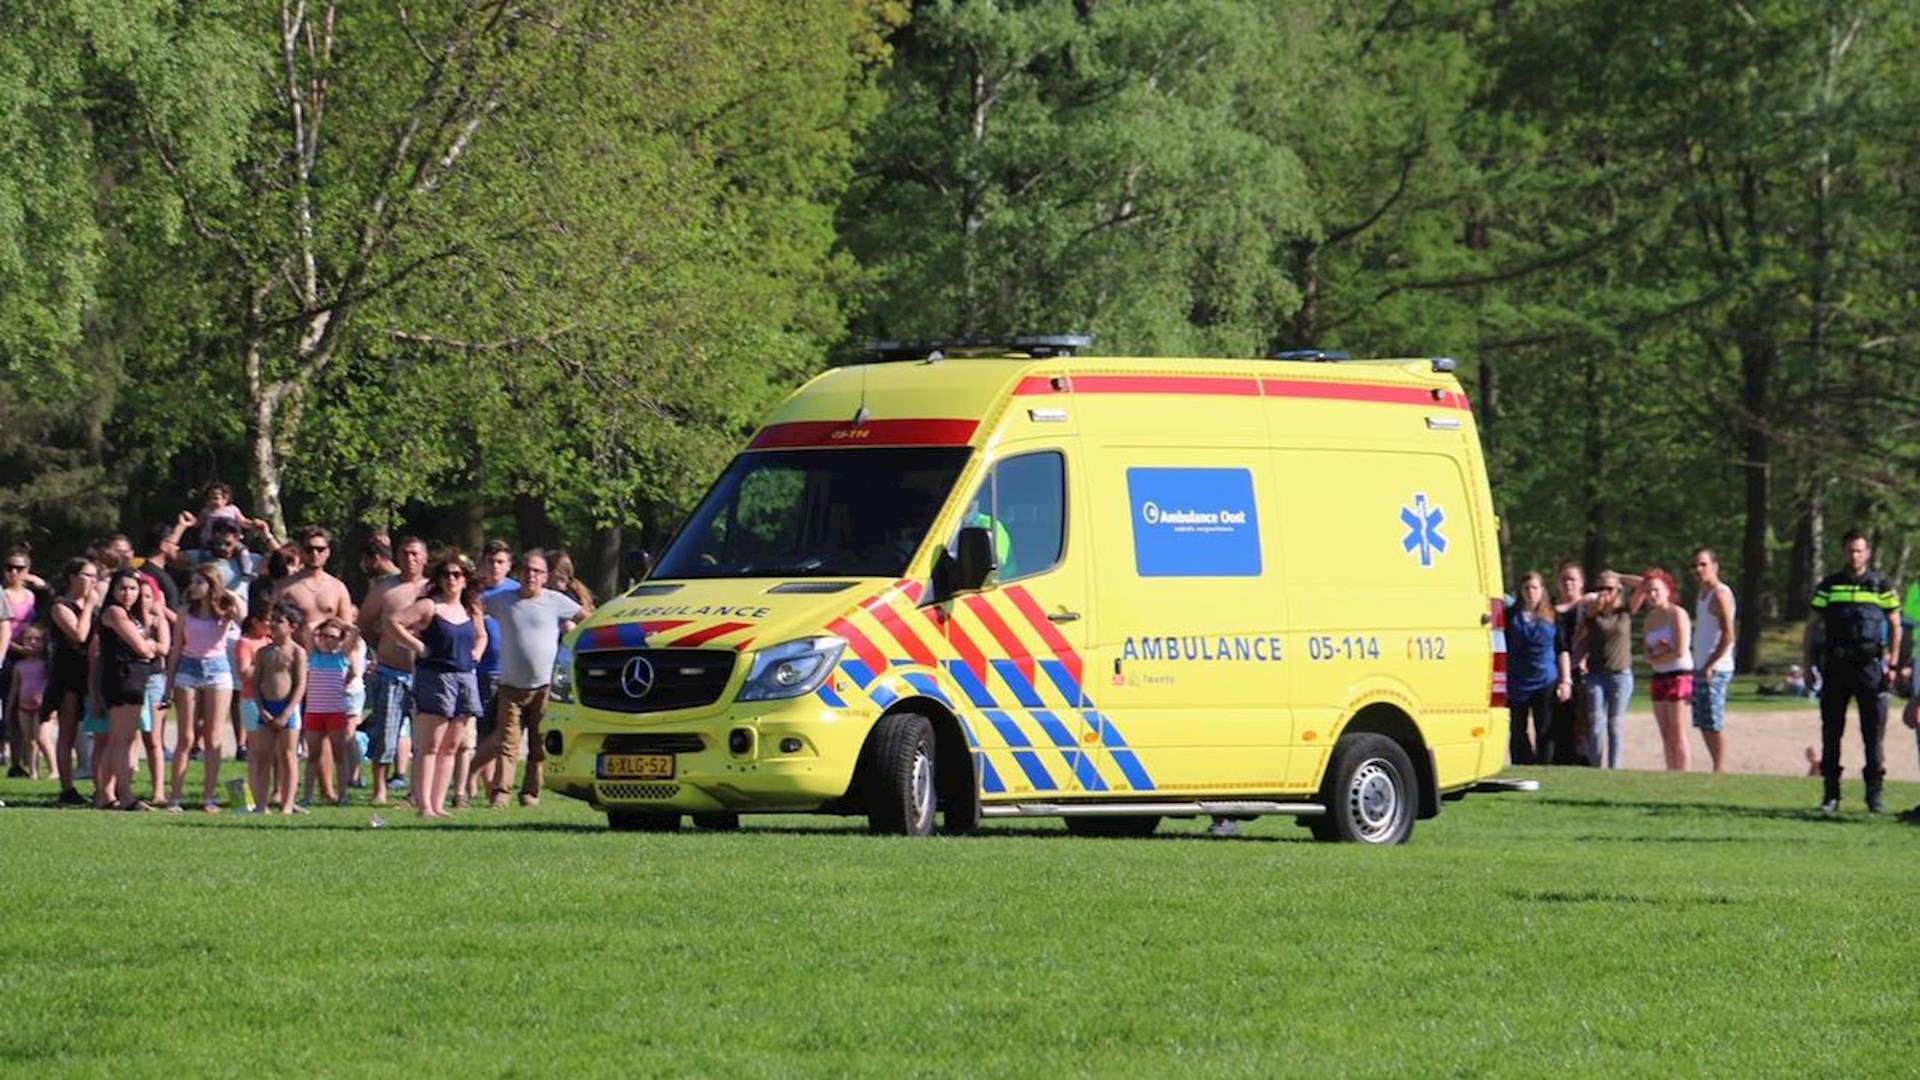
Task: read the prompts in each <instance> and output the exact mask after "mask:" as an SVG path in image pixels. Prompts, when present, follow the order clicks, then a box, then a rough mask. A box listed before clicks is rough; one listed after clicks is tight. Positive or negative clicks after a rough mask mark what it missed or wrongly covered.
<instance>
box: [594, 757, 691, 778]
mask: <svg viewBox="0 0 1920 1080" xmlns="http://www.w3.org/2000/svg"><path fill="white" fill-rule="evenodd" d="M600 779H602V780H671V779H673V755H672V754H601V755H600Z"/></svg>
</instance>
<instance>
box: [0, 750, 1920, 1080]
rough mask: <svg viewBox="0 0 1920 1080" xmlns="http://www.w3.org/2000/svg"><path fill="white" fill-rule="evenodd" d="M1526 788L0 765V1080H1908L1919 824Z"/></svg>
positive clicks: (1647, 790)
mask: <svg viewBox="0 0 1920 1080" xmlns="http://www.w3.org/2000/svg"><path fill="white" fill-rule="evenodd" d="M1527 775H1535V776H1538V777H1540V778H1541V779H1542V780H1543V782H1544V785H1545V790H1544V791H1542V792H1541V793H1539V794H1537V795H1506V796H1497V797H1484V798H1476V799H1469V800H1467V801H1465V802H1463V803H1457V804H1453V805H1450V806H1449V807H1448V808H1447V810H1446V812H1445V813H1444V814H1443V815H1442V816H1441V817H1440V818H1439V819H1438V820H1435V821H1426V822H1422V823H1420V826H1419V828H1418V829H1417V830H1416V831H1415V834H1414V838H1413V842H1412V843H1411V844H1410V845H1409V846H1406V847H1404V848H1398V849H1393V850H1361V849H1357V848H1352V847H1340V846H1330V845H1321V844H1314V843H1311V842H1308V841H1307V840H1306V838H1305V835H1306V834H1305V832H1304V831H1303V830H1301V829H1299V828H1297V827H1296V826H1294V825H1293V823H1292V822H1291V821H1288V820H1281V819H1267V820H1262V821H1260V822H1257V823H1253V824H1251V825H1249V826H1248V827H1247V830H1246V834H1245V836H1244V837H1243V838H1242V839H1239V840H1210V839H1207V838H1205V837H1204V836H1203V835H1202V825H1203V823H1202V822H1169V823H1167V824H1166V825H1165V826H1163V828H1162V832H1161V834H1160V835H1159V836H1157V837H1155V838H1153V839H1151V840H1144V841H1132V840H1128V841H1100V840H1078V839H1070V838H1068V837H1067V836H1066V835H1065V834H1064V833H1063V832H1062V831H1061V830H1060V828H1059V826H1058V825H1057V823H1050V822H1041V823H1030V824H1023V825H1020V826H1017V827H990V828H988V829H987V830H986V831H985V832H984V833H983V834H982V835H980V836H976V837H970V838H962V839H949V838H942V839H936V840H930V841H913V840H903V839H893V838H881V837H870V836H867V835H865V834H864V833H863V832H861V831H860V830H859V829H858V827H857V826H856V823H854V822H852V821H842V820H839V819H810V818H777V819H749V820H748V827H747V829H746V830H745V831H743V832H740V833H734V834H719V833H696V832H683V833H679V834H673V835H642V834H619V835H615V834H612V833H609V832H606V831H604V830H603V829H602V828H601V827H599V825H598V819H597V818H596V817H595V816H593V815H592V814H590V813H589V812H588V811H587V810H586V809H585V808H584V807H582V806H580V805H579V804H575V803H570V802H566V801H563V800H559V799H552V800H549V805H546V806H542V807H540V808H538V809H536V810H531V811H521V810H510V811H505V812H501V813H494V812H489V811H470V812H468V813H466V814H464V815H462V816H461V817H460V818H459V819H458V820H456V821H455V822H453V823H451V824H448V825H442V826H439V827H429V826H422V825H417V824H415V822H414V821H413V820H412V819H411V818H407V817H403V816H402V815H401V814H398V813H394V812H392V811H391V810H390V811H389V812H388V814H387V822H388V824H387V825H386V827H384V828H379V829H374V828H370V827H369V819H370V816H371V813H372V812H371V811H370V810H369V809H368V808H366V807H355V808H351V809H346V810H332V809H327V810H316V811H315V812H314V813H313V814H312V815H310V816H309V817H306V818H300V819H294V820H281V819H277V818H275V819H257V818H255V819H249V818H243V817H239V816H233V815H227V816H222V817H220V818H217V819H205V818H201V817H200V816H199V815H191V814H190V815H184V816H174V815H164V814H149V815H132V814H108V813H96V812H90V811H76V810H66V811H61V810H53V809H38V808H35V806H34V805H32V804H37V803H42V802H44V801H45V798H46V795H47V793H48V786H47V785H44V784H43V785H29V784H26V783H24V782H19V781H7V782H0V798H4V799H5V800H6V801H7V802H8V803H9V804H11V806H10V808H9V809H6V810H4V811H0V866H3V867H4V872H3V876H0V911H4V912H5V914H4V916H0V1015H4V1017H5V1023H4V1025H3V1026H0V1076H19V1077H46V1076H70V1075H80V1076H90V1075H97V1076H105V1075H113V1076H116V1077H127V1076H134V1077H141V1076H156V1077H157V1076H240V1075H255V1076H257V1075H275V1074H285V1075H298V1074H307V1075H325V1076H370V1075H376V1074H378V1075H391V1076H398V1075H414V1076H417V1075H430V1076H442V1075H463V1076H542V1077H544V1076H569V1077H578V1076H712V1077H742V1076H746V1077H753V1076H766V1077H774V1076H779V1077H786V1076H887V1077H892V1076H967V1077H977V1076H1022V1077H1024V1076H1103V1077H1104V1076H1128V1077H1169V1076H1188V1075H1194V1076H1246V1077H1269V1076H1301V1077H1322V1076H1408V1077H1415V1076H1417V1077H1431V1076H1458V1077H1483V1076H1546V1075H1571V1076H1607V1077H1614V1076H1660V1077H1673V1076H1726V1077H1752V1076H1785V1075H1793V1076H1848V1077H1870V1076H1912V1075H1914V1069H1915V1067H1916V1066H1915V1062H1916V1060H1920V1023H1916V1018H1917V1017H1920V1005H1917V1004H1916V1002H1917V1000H1920V934H1917V933H1916V932H1915V921H1916V914H1915V912H1916V896H1917V895H1920V894H1917V892H1916V888H1915V885H1916V882H1920V827H1915V826H1912V825H1907V824H1904V823H1902V822H1900V821H1898V820H1896V819H1895V818H1893V817H1892V816H1885V817H1878V818H1868V817H1866V816H1865V815H1864V814H1862V813H1859V812H1857V811H1856V812H1855V813H1853V814H1849V815H1844V816H1842V817H1841V818H1839V819H1822V818H1820V817H1819V816H1818V815H1816V814H1814V813H1812V812H1810V809H1809V808H1810V807H1811V805H1812V804H1813V802H1814V801H1815V800H1816V798H1817V795H1818V790H1817V784H1816V782H1815V781H1811V780H1803V779H1780V778H1762V777H1714V776H1710V775H1702V774H1689V775H1677V776H1676V775H1667V774H1657V773H1607V774H1602V773H1596V772H1589V771H1585V770H1541V771H1536V772H1529V773H1527ZM1889 794H1890V796H1892V800H1893V802H1894V805H1895V806H1896V807H1904V806H1907V805H1910V804H1912V803H1913V802H1914V801H1915V800H1916V799H1920V785H1910V784H1909V785H1892V786H1891V788H1890V791H1889ZM1848 798H1849V804H1850V805H1851V806H1853V807H1856V808H1857V807H1858V806H1859V805H1860V801H1859V798H1858V792H1857V790H1855V789H1854V788H1853V787H1851V786H1850V788H1849V791H1848Z"/></svg>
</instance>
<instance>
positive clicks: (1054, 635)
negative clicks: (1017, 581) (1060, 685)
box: [1007, 585, 1081, 682]
mask: <svg viewBox="0 0 1920 1080" xmlns="http://www.w3.org/2000/svg"><path fill="white" fill-rule="evenodd" d="M1007 597H1008V599H1010V600H1012V601H1013V606H1014V607H1016V608H1018V609H1020V614H1022V615H1025V616H1026V617H1027V622H1029V623H1031V624H1032V625H1033V628H1034V629H1035V630H1037V631H1039V632H1040V640H1042V641H1044V642H1046V643H1047V648H1049V649H1052V650H1053V655H1054V657H1055V659H1057V660H1059V661H1060V662H1061V663H1063V664H1065V665H1067V670H1068V671H1069V672H1071V673H1072V675H1073V681H1074V682H1080V681H1081V679H1080V654H1079V653H1077V652H1074V651H1073V646H1072V644H1070V643H1069V642H1068V641H1067V639H1066V636H1065V635H1064V634H1062V633H1060V630H1059V628H1058V627H1056V626H1054V625H1053V622H1052V621H1051V620H1049V619H1048V618H1047V613H1046V612H1044V611H1041V610H1040V604H1039V602H1038V601H1036V600H1035V599H1034V598H1033V596H1032V594H1030V593H1028V592H1027V590H1026V589H1025V588H1024V587H1022V586H1019V585H1015V586H1012V587H1011V588H1009V589H1007Z"/></svg>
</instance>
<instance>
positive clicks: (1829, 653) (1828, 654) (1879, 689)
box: [1812, 570, 1900, 806]
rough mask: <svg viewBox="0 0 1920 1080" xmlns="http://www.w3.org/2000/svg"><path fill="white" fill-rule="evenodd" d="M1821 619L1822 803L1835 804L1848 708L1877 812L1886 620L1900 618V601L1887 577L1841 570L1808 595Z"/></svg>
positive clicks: (1881, 771) (1882, 765)
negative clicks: (1856, 717) (1851, 706)
mask: <svg viewBox="0 0 1920 1080" xmlns="http://www.w3.org/2000/svg"><path fill="white" fill-rule="evenodd" d="M1812 607H1813V610H1814V613H1815V614H1816V615H1817V616H1818V617H1819V619H1820V644H1819V652H1818V656H1817V659H1816V662H1817V663H1818V665H1819V668H1820V676H1821V685H1820V776H1821V779H1822V780H1823V781H1824V783H1825V791H1826V794H1825V799H1826V800H1827V801H1829V802H1838V801H1839V799H1840V734H1841V732H1843V731H1844V730H1846V725H1847V702H1848V701H1850V700H1851V701H1853V702H1855V703H1856V704H1858V706H1859V709H1860V741H1861V742H1862V743H1864V744H1865V745H1866V751H1867V764H1866V769H1865V771H1863V772H1862V773H1861V774H1860V775H1861V777H1862V778H1863V779H1864V780H1865V781H1866V785H1867V803H1868V805H1869V806H1877V805H1878V803H1879V802H1880V788H1881V783H1882V779H1883V777H1885V775H1886V767H1885V761H1884V757H1883V754H1882V751H1883V749H1884V747H1883V745H1882V743H1883V741H1884V738H1885V734H1886V726H1887V706H1886V698H1885V697H1883V696H1882V695H1883V694H1884V693H1885V692H1886V691H1887V689H1888V673H1887V666H1886V652H1887V645H1888V642H1889V640H1890V632H1891V620H1893V619H1896V618H1899V611H1900V598H1899V596H1898V595H1897V594H1895V592H1894V590H1893V583H1892V582H1891V581H1888V580H1887V579H1886V577H1884V576H1883V575H1881V574H1878V573H1875V572H1874V571H1872V570H1869V571H1867V572H1866V573H1865V574H1863V575H1862V576H1860V577H1859V578H1855V577H1853V576H1852V575H1851V574H1849V573H1847V572H1846V571H1845V570H1842V571H1839V572H1838V573H1834V574H1829V575H1828V576H1827V577H1826V578H1824V579H1822V580H1821V582H1820V585H1819V587H1818V588H1816V589H1814V591H1813V600H1812Z"/></svg>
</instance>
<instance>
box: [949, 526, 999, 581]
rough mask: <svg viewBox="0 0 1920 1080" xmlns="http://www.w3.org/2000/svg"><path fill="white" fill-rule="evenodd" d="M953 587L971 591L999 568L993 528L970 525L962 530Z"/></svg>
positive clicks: (955, 560)
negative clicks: (995, 553) (994, 555)
mask: <svg viewBox="0 0 1920 1080" xmlns="http://www.w3.org/2000/svg"><path fill="white" fill-rule="evenodd" d="M954 562H955V564H956V565H955V566H954V574H953V587H954V590H955V591H956V592H971V591H972V590H974V589H978V588H981V587H982V586H984V585H986V583H987V576H988V575H989V574H992V573H993V572H994V570H995V569H997V563H996V562H995V561H994V557H993V530H992V529H987V528H979V527H975V526H968V527H967V528H964V529H961V530H960V543H959V551H958V555H957V556H956V558H955V559H954Z"/></svg>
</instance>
